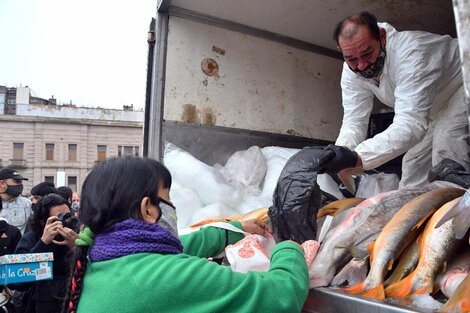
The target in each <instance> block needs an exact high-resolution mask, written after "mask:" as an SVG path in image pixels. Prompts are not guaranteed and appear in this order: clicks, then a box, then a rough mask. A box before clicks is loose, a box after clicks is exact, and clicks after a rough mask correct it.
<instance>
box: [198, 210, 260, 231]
mask: <svg viewBox="0 0 470 313" xmlns="http://www.w3.org/2000/svg"><path fill="white" fill-rule="evenodd" d="M268 218H269V216H268V208H261V209H256V210H253V211H250V212H248V213H245V214H238V215H232V216H229V217H219V218H208V219H205V220H203V221H200V222H198V223H196V224H193V225H191V226H190V227H199V226H202V225H206V224H209V223H215V222H230V221H239V222H243V221H248V220H252V219H256V220H257V221H258V222H265V221H266V220H267V219H268Z"/></svg>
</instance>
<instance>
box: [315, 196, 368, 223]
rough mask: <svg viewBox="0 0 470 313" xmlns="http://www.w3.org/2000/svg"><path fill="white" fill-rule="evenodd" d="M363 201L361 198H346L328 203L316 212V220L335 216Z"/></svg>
mask: <svg viewBox="0 0 470 313" xmlns="http://www.w3.org/2000/svg"><path fill="white" fill-rule="evenodd" d="M364 200H365V199H362V198H347V199H341V200H337V201H333V202H331V203H328V204H327V205H324V206H323V207H321V208H320V210H318V213H317V219H319V218H322V217H323V216H326V215H336V214H338V213H340V212H342V211H344V210H347V209H349V208H352V207H355V206H356V205H358V204H359V203H361V202H362V201H364Z"/></svg>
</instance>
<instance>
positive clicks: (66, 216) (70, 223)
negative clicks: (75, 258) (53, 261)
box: [54, 212, 80, 241]
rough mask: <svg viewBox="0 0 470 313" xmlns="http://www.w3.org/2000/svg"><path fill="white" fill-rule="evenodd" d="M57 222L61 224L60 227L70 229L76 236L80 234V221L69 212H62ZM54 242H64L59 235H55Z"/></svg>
mask: <svg viewBox="0 0 470 313" xmlns="http://www.w3.org/2000/svg"><path fill="white" fill-rule="evenodd" d="M57 218H58V220H59V221H61V222H62V226H64V227H68V228H70V229H72V230H73V231H74V232H76V233H77V234H78V233H79V232H80V221H79V220H78V218H77V217H76V216H75V215H74V214H73V213H71V212H62V213H60V214H59V215H58V216H57ZM54 239H55V240H56V241H64V238H63V237H62V236H61V235H57V236H55V238H54Z"/></svg>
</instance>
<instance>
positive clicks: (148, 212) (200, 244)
mask: <svg viewBox="0 0 470 313" xmlns="http://www.w3.org/2000/svg"><path fill="white" fill-rule="evenodd" d="M170 186H171V175H170V173H169V171H168V170H167V169H166V168H165V167H164V166H163V165H162V164H160V163H159V162H157V161H155V160H152V159H145V158H137V157H133V158H113V159H108V160H106V161H104V162H102V163H99V164H97V165H96V166H95V167H94V168H93V170H92V171H91V172H90V173H89V174H88V176H87V178H86V180H85V182H84V184H83V188H82V199H81V203H80V210H79V216H80V220H81V222H82V223H83V224H84V225H85V226H86V228H85V229H84V230H83V231H82V232H81V233H80V238H79V239H78V240H77V241H76V243H77V249H76V252H75V259H74V263H73V272H72V274H73V277H72V280H71V284H70V291H69V294H68V298H67V300H66V302H65V305H64V312H73V313H77V312H78V313H90V312H94V313H101V312H106V313H108V312H113V313H118V312H126V313H127V312H129V313H131V312H132V313H136V312H178V313H182V312H191V313H193V312H198V313H202V312H210V313H214V312H247V313H253V312H289V313H292V312H300V311H301V309H302V306H303V303H304V302H305V299H306V297H307V294H308V289H309V278H308V269H307V265H306V262H305V258H304V255H303V249H302V248H301V247H300V246H299V245H298V244H297V243H294V242H281V243H278V244H277V245H276V246H275V247H274V249H273V250H272V255H271V266H270V269H269V271H268V272H249V273H247V274H242V273H236V272H232V271H231V269H230V268H228V267H223V266H220V265H218V264H217V263H214V262H209V261H207V258H208V257H212V256H215V255H217V254H219V253H220V252H222V251H223V250H224V248H225V247H226V246H227V244H233V243H235V242H236V241H238V240H240V239H242V237H243V235H241V234H239V233H235V232H231V231H227V230H224V229H219V228H214V227H207V228H203V229H201V230H199V231H196V232H193V233H191V234H188V235H184V236H181V237H180V238H178V235H177V229H176V212H175V207H174V206H173V204H172V203H171V202H170V199H169V191H170ZM232 225H234V226H236V227H238V228H240V229H243V230H245V231H248V232H252V233H260V234H263V233H265V232H266V231H267V229H268V228H267V226H265V225H261V226H260V225H258V224H255V223H254V222H245V223H238V222H232Z"/></svg>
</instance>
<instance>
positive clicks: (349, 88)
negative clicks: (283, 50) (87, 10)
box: [324, 12, 470, 187]
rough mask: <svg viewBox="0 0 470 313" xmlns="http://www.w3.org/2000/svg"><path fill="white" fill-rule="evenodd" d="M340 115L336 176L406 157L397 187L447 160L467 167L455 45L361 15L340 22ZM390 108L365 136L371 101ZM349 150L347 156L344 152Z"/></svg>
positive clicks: (333, 163)
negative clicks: (388, 119) (385, 123)
mask: <svg viewBox="0 0 470 313" xmlns="http://www.w3.org/2000/svg"><path fill="white" fill-rule="evenodd" d="M334 39H335V40H336V42H337V44H338V48H339V49H340V51H341V53H342V54H343V58H344V61H345V62H344V65H343V72H342V77H341V88H342V97H343V107H344V116H343V124H342V126H341V130H340V133H339V136H338V138H337V140H336V146H334V145H331V146H329V147H328V148H327V149H330V150H333V151H334V152H335V157H334V158H333V159H332V160H330V161H329V162H327V163H326V164H325V166H324V167H325V170H326V171H328V172H338V171H340V173H339V176H340V177H341V176H345V175H346V176H347V175H348V174H352V173H357V172H360V171H362V170H370V169H374V168H376V167H378V166H380V165H382V164H384V163H386V162H388V161H389V160H391V159H393V158H395V157H397V156H399V155H401V154H403V153H405V152H406V154H405V156H404V158H403V166H402V179H401V181H400V187H403V186H420V185H423V184H425V183H426V182H427V175H428V172H429V170H430V169H431V167H432V166H433V165H435V164H437V163H439V162H440V161H441V160H442V159H444V158H450V159H452V160H454V161H457V162H459V163H460V164H462V165H463V166H464V167H465V168H466V170H470V152H469V151H470V148H469V135H468V119H467V108H466V103H465V98H464V97H465V94H464V88H463V82H462V74H461V64H460V58H459V50H458V41H457V39H453V38H451V37H450V36H441V35H436V34H431V33H427V32H423V31H400V32H398V31H397V30H396V29H395V28H393V27H392V26H391V25H390V24H387V23H377V19H376V17H375V16H374V15H372V14H371V13H369V12H361V13H360V14H358V15H353V16H350V17H347V18H346V19H344V20H343V21H342V22H340V23H339V24H338V25H337V27H336V29H335V31H334ZM374 96H376V97H377V98H378V99H379V100H380V101H381V102H382V103H384V104H385V105H387V106H390V107H392V108H394V111H395V117H394V119H393V123H392V124H391V125H390V126H389V127H388V128H387V129H386V130H384V131H383V132H381V133H379V134H377V135H376V136H374V137H373V138H370V139H367V140H365V138H366V135H367V126H368V122H369V116H370V113H371V110H372V102H373V97H374ZM350 149H351V150H354V151H351V150H350Z"/></svg>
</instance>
